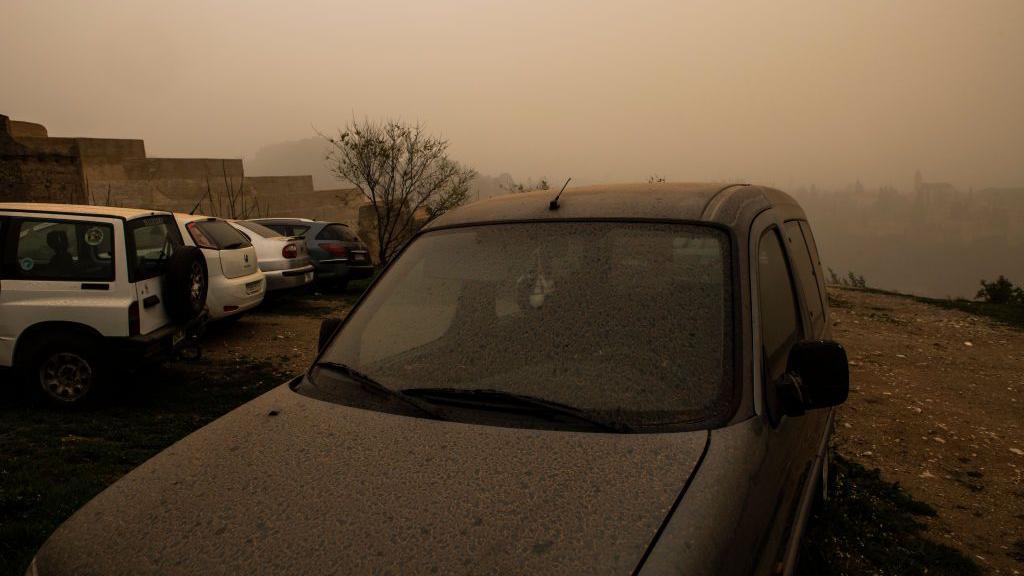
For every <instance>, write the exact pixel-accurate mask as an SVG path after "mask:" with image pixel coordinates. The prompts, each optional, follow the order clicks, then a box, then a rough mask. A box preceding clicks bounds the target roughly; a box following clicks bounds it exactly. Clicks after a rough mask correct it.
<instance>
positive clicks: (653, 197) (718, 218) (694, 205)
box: [427, 182, 805, 231]
mask: <svg viewBox="0 0 1024 576" xmlns="http://www.w3.org/2000/svg"><path fill="white" fill-rule="evenodd" d="M556 194H558V191H557V190H538V191H533V192H525V193H520V194H506V195H502V196H496V197H494V198H490V199H487V200H482V201H480V202H475V203H473V204H469V205H466V206H462V207H459V208H456V209H454V210H451V211H449V212H446V213H445V214H444V215H442V216H441V217H439V218H437V219H436V220H434V221H433V222H431V223H430V224H429V225H428V226H427V228H438V227H444V226H458V225H468V224H477V223H483V222H503V221H506V222H507V221H516V220H563V219H577V218H583V219H590V218H593V219H602V218H627V219H658V220H688V221H706V222H715V223H718V224H721V225H724V226H727V227H730V228H734V229H735V230H737V231H745V230H746V229H747V228H749V224H750V222H751V221H752V220H753V218H754V217H756V216H757V214H759V213H760V212H762V211H763V210H765V209H768V208H775V207H777V208H781V209H783V210H784V211H785V212H786V217H787V219H789V218H792V219H804V218H805V217H804V215H803V211H802V210H801V209H800V207H799V205H798V204H797V203H796V201H795V200H793V199H792V198H791V197H790V196H788V195H787V194H785V193H784V192H781V191H779V190H775V189H772V188H766V187H763V186H754V185H750V184H723V183H679V182H666V183H652V184H607V185H600V186H585V187H579V188H567V189H566V190H565V192H563V193H562V195H561V197H560V198H559V201H558V209H557V210H551V209H550V208H549V205H550V203H551V200H552V199H554V198H555V195H556Z"/></svg>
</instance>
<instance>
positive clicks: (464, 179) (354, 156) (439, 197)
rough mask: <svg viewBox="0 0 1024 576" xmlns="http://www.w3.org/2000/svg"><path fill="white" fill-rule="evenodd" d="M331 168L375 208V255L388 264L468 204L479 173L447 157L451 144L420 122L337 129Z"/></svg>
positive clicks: (368, 122)
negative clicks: (423, 231)
mask: <svg viewBox="0 0 1024 576" xmlns="http://www.w3.org/2000/svg"><path fill="white" fill-rule="evenodd" d="M321 136H323V137H324V138H325V139H326V140H327V141H328V142H329V143H330V144H331V147H330V148H329V150H328V152H327V156H326V160H327V163H328V167H329V168H330V170H331V172H332V173H333V174H334V175H335V176H336V177H337V178H338V179H339V180H344V181H347V182H350V183H352V184H353V185H354V186H355V187H356V188H358V189H359V191H360V192H362V193H363V196H365V197H366V199H367V200H368V201H369V202H370V205H371V206H372V207H373V211H374V215H375V216H376V220H377V255H378V260H379V262H380V263H381V264H384V263H386V262H387V261H388V260H390V259H391V257H392V256H394V255H395V253H396V252H397V251H398V249H399V248H400V247H401V246H402V243H404V242H405V241H406V240H407V239H408V238H409V237H410V236H411V235H412V234H414V233H415V232H416V230H418V229H419V227H421V226H423V225H424V224H426V223H427V222H430V221H431V220H433V219H434V218H437V217H438V216H440V215H441V214H444V213H445V212H447V211H448V210H451V209H452V208H454V207H456V206H458V205H460V204H462V203H464V202H465V201H466V200H467V199H468V197H469V187H470V182H471V181H472V180H473V178H474V177H476V171H475V170H473V169H471V168H466V167H464V166H461V165H460V164H459V163H458V162H455V161H454V160H451V159H450V158H448V141H447V140H445V139H443V138H440V137H437V136H431V135H429V134H427V133H426V131H425V130H424V127H423V126H422V125H421V124H418V123H417V124H412V125H410V124H406V123H403V122H401V121H398V120H385V121H383V122H374V121H371V120H365V119H364V120H363V121H361V122H357V121H355V120H353V121H352V123H351V124H349V125H348V126H346V127H345V128H343V129H341V130H339V131H338V136H337V137H336V138H332V137H329V136H324V135H323V134H321Z"/></svg>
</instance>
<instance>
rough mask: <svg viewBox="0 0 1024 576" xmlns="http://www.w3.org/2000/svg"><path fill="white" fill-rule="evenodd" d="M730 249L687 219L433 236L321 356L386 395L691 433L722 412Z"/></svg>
mask: <svg viewBox="0 0 1024 576" xmlns="http://www.w3.org/2000/svg"><path fill="white" fill-rule="evenodd" d="M729 253H730V252H729V239H728V236H727V235H726V234H725V233H723V232H721V231H719V230H718V229H715V228H711V227H707V226H695V225H684V224H669V223H650V222H619V221H614V222H601V221H587V222H583V221H552V222H535V223H510V224H489V225H480V226H471V227H460V228H452V229H447V230H438V231H434V232H428V233H426V234H424V235H422V236H420V237H419V238H418V239H417V240H416V241H414V242H413V243H412V244H410V246H409V247H408V248H407V249H406V250H405V252H404V253H403V254H402V255H401V257H400V258H399V259H398V260H397V261H396V262H395V263H394V264H393V265H392V266H391V267H390V268H389V269H388V270H387V272H386V273H385V274H384V276H383V277H382V278H381V279H380V280H379V281H378V282H377V283H376V285H375V286H374V288H373V289H372V290H371V291H370V292H369V293H368V294H367V295H366V297H365V298H364V300H363V301H362V302H361V303H360V305H359V306H358V307H357V309H356V310H354V311H353V313H352V315H351V316H350V318H349V319H348V321H347V322H346V324H345V325H344V327H343V329H342V330H341V332H340V333H339V334H338V336H337V337H336V338H335V339H334V341H333V342H332V343H331V344H330V345H329V346H328V348H327V349H326V350H325V352H324V354H323V355H322V357H321V360H322V361H324V362H333V363H338V364H343V365H345V366H348V367H352V368H353V369H355V370H358V371H359V372H360V373H362V374H364V375H366V376H368V377H370V378H372V379H373V380H375V381H377V382H379V383H380V384H382V385H383V386H386V387H388V388H391V389H393V390H414V391H417V392H422V391H423V390H422V389H424V388H437V389H445V390H446V391H447V392H448V393H449V394H450V393H451V391H452V390H453V389H454V390H455V391H458V390H477V391H480V390H486V391H498V392H501V393H507V394H516V395H525V396H529V397H533V398H540V399H544V400H548V401H550V402H557V403H559V404H563V405H568V406H571V407H574V408H578V409H580V410H585V411H587V413H590V414H598V415H605V416H607V417H608V418H609V419H613V420H615V421H618V422H623V423H625V424H628V425H629V426H630V427H632V428H634V429H648V430H649V429H652V428H658V427H665V426H672V427H674V429H679V427H680V426H683V427H685V426H691V427H696V426H698V424H699V423H701V422H707V421H708V420H710V419H716V418H720V417H722V416H723V412H724V411H725V410H727V409H728V408H729V407H730V406H731V401H730V400H731V398H732V384H731V381H732V337H733V336H732V306H731V303H732V293H731V291H732V288H731V286H732V283H731V279H730V274H731V272H730V271H731V268H730V266H729ZM314 374H315V372H314ZM318 385H319V383H318ZM337 385H338V386H341V385H343V384H341V383H338V384H337Z"/></svg>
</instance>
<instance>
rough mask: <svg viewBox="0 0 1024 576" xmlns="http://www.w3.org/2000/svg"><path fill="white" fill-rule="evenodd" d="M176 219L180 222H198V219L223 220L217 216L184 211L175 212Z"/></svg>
mask: <svg viewBox="0 0 1024 576" xmlns="http://www.w3.org/2000/svg"><path fill="white" fill-rule="evenodd" d="M174 219H175V220H177V221H178V222H196V221H198V220H223V218H217V217H216V216H207V215H205V214H185V213H184V212H174Z"/></svg>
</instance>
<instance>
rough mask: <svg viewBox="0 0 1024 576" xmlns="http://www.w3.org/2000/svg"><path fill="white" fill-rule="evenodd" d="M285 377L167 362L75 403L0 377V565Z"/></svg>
mask: <svg viewBox="0 0 1024 576" xmlns="http://www.w3.org/2000/svg"><path fill="white" fill-rule="evenodd" d="M10 375H11V374H10V373H5V374H3V375H2V376H5V377H6V376H10ZM286 378H287V377H286V376H284V375H283V374H282V373H281V372H280V371H278V370H276V369H275V368H274V367H273V366H272V365H270V364H268V363H264V362H253V361H251V360H248V359H241V360H240V361H237V362H236V361H221V362H212V361H209V360H201V361H199V362H196V363H189V364H186V363H172V364H167V365H164V366H162V367H151V368H148V369H144V370H142V371H140V372H138V373H135V374H133V375H125V376H122V377H120V378H118V379H117V380H116V381H115V382H113V383H112V386H111V387H110V389H108V390H107V391H106V394H105V395H104V397H103V398H100V399H98V401H97V402H96V404H95V405H94V406H91V407H83V408H81V409H75V410H58V409H52V408H47V407H45V406H36V405H31V404H27V403H26V402H25V401H24V400H22V399H20V398H19V397H17V395H16V394H13V393H11V390H10V389H11V387H10V386H4V387H2V388H3V389H4V390H3V393H4V395H3V397H2V398H0V575H7V574H11V575H15V576H21V575H22V574H24V571H25V568H26V567H27V565H28V562H29V561H30V560H31V558H32V555H33V554H35V551H36V550H37V549H38V548H39V546H40V545H42V543H43V541H44V540H45V539H46V538H47V537H48V536H49V535H50V533H51V532H53V530H54V529H56V527H57V526H58V525H59V524H60V523H61V522H63V521H64V520H65V519H67V517H68V516H70V515H71V514H72V513H73V512H74V511H75V510H77V509H78V508H79V507H81V506H82V505H83V504H85V503H86V502H87V501H89V500H90V499H91V498H92V497H93V496H95V495H96V494H98V493H99V492H100V491H101V490H103V489H104V488H105V487H107V486H108V485H109V484H111V483H112V482H114V481H115V480H117V479H118V478H120V477H121V476H123V475H124V474H126V473H127V472H128V471H130V470H131V469H133V468H135V467H136V466H138V465H139V464H141V463H143V462H144V461H146V460H147V459H149V458H150V457H152V456H153V455H155V454H156V453H157V452H159V451H161V450H163V449H164V448H166V447H167V446H169V445H171V444H173V443H174V442H175V441H177V440H178V439H180V438H182V437H184V436H186V435H188V434H189V433H191V432H193V431H194V430H196V429H198V428H200V427H202V426H203V425H205V424H207V423H209V422H211V421H212V420H214V419H216V418H217V417H219V416H221V415H223V414H225V413H226V412H228V411H230V410H231V409H233V408H235V407H236V406H239V405H240V404H243V403H245V402H246V401H248V400H250V399H252V398H255V397H256V396H258V395H260V394H262V393H264V392H266V391H268V390H270V389H271V388H274V387H276V386H279V385H281V384H283V383H284V382H285V380H286ZM4 383H5V384H6V381H5V382H4Z"/></svg>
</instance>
